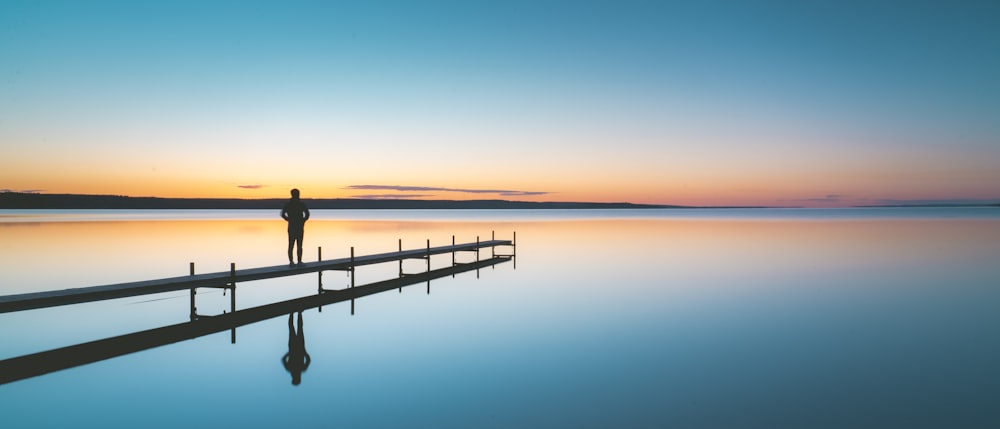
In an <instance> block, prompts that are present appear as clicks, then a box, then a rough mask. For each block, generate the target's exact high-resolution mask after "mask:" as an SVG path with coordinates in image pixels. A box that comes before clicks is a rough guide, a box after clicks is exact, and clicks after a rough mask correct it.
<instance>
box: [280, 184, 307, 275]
mask: <svg viewBox="0 0 1000 429" xmlns="http://www.w3.org/2000/svg"><path fill="white" fill-rule="evenodd" d="M281 218H282V219H284V220H285V221H287V222H288V263H289V264H292V263H294V262H293V261H292V247H293V246H294V245H295V244H298V257H299V263H300V264H301V263H302V237H303V235H304V234H305V229H306V221H307V220H309V208H308V207H306V204H305V203H303V202H302V200H300V199H299V190H298V189H292V199H290V200H288V202H287V203H285V206H284V207H282V208H281Z"/></svg>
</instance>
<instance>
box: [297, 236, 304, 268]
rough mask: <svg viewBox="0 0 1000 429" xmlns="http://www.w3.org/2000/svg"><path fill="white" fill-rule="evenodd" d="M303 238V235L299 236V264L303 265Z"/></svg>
mask: <svg viewBox="0 0 1000 429" xmlns="http://www.w3.org/2000/svg"><path fill="white" fill-rule="evenodd" d="M302 237H303V234H299V240H298V257H299V263H300V264H301V263H302Z"/></svg>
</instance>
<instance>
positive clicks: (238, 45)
mask: <svg viewBox="0 0 1000 429" xmlns="http://www.w3.org/2000/svg"><path fill="white" fill-rule="evenodd" d="M998 22H1000V3H998V2H996V1H982V2H971V1H960V0H959V1H947V2H943V1H936V2H921V1H892V2H888V1H877V0H876V1H858V2H854V1H829V2H827V1H817V2H802V1H767V0H759V1H713V0H702V1H690V2H687V1H676V2H675V1H631V0H615V1H579V0H577V1H545V0H532V1H519V0H504V1H471V0H464V1H378V0H369V1H305V0H285V1H249V0H243V1H184V0H178V1H148V2H146V1H86V2H81V1H47V0H30V1H20V0H0V190H7V191H17V192H43V193H85V194H113V195H129V196H158V197H224V198H234V197H235V198H284V197H287V196H288V190H289V189H290V188H292V187H297V188H299V189H301V190H302V195H303V197H304V198H430V199H459V200H461V199H497V198H500V199H509V200H523V201H595V202H620V201H625V202H633V203H653V204H678V205H778V206H817V207H824V206H850V205H860V204H881V203H901V202H907V201H920V202H928V201H961V202H968V201H991V202H997V201H1000V25H997V23H998Z"/></svg>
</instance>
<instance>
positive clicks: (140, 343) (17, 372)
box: [0, 241, 512, 385]
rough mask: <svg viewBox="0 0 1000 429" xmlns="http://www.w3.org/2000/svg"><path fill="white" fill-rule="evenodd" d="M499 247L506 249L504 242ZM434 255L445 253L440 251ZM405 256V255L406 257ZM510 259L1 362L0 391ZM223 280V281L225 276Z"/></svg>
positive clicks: (491, 259)
mask: <svg viewBox="0 0 1000 429" xmlns="http://www.w3.org/2000/svg"><path fill="white" fill-rule="evenodd" d="M499 243H504V242H501V241H498V242H484V243H481V245H483V246H487V245H500V244H499ZM505 243H508V244H510V242H505ZM448 247H450V246H448ZM463 248H467V247H463ZM432 250H433V249H432ZM439 253H445V251H441V252H439ZM407 254H408V255H409V254H410V253H407ZM388 257H389V256H388V254H385V255H372V257H371V258H370V259H366V260H379V259H384V258H388ZM358 259H360V258H358ZM511 259H512V255H495V256H491V257H489V258H486V259H482V260H478V261H475V262H469V263H463V264H456V265H452V266H450V267H445V268H438V269H435V270H428V271H426V272H423V273H417V274H408V275H405V276H402V277H399V278H394V279H389V280H383V281H380V282H375V283H370V284H366V285H361V286H357V287H352V288H348V289H340V290H323V291H321V292H320V293H318V294H316V295H310V296H306V297H302V298H296V299H292V300H288V301H282V302H277V303H273V304H267V305H263V306H260V307H254V308H248V309H245V310H238V311H234V312H232V313H225V314H221V315H218V316H211V317H199V318H196V319H192V320H191V321H190V322H184V323H179V324H175V325H170V326H164V327H160V328H155V329H149V330H146V331H140V332H134V333H131V334H125V335H120V336H116V337H110V338H105V339H101V340H96V341H91V342H87V343H82V344H76V345H72V346H67V347H62V348H58V349H53V350H48V351H43V352H38V353H32V354H28V355H24V356H17V357H12V358H8V359H2V360H0V385H2V384H6V383H10V382H13V381H17V380H23V379H26V378H31V377H37V376H39V375H44V374H48V373H52V372H55V371H59V370H63V369H69V368H74V367H78V366H82V365H86V364H89V363H93V362H98V361H102V360H105V359H110V358H114V357H118V356H123V355H126V354H130V353H136V352H139V351H142V350H147V349H151V348H155V347H159V346H164V345H168V344H173V343H177V342H180V341H184V340H189V339H193V338H197V337H201V336H205V335H210V334H214V333H217V332H223V331H227V330H232V331H233V341H234V342H235V335H236V331H235V330H236V328H237V327H240V326H245V325H248V324H251V323H255V322H259V321H262V320H267V319H271V318H274V317H279V316H284V315H287V314H291V313H294V312H301V311H304V310H306V309H310V308H316V307H322V306H324V305H331V304H335V303H339V302H345V301H351V303H352V306H351V308H352V310H351V311H352V314H353V311H354V310H353V302H354V299H356V298H361V297H364V296H368V295H373V294H376V293H380V292H384V291H388V290H392V289H396V288H402V287H404V286H408V285H414V284H417V283H423V282H428V284H429V282H430V281H431V280H433V279H438V278H442V277H445V276H449V275H452V276H453V275H455V274H458V273H463V272H467V271H472V270H477V269H479V268H483V267H488V266H493V265H496V264H500V263H503V262H507V261H510V260H511ZM392 260H395V259H388V261H392ZM329 262H330V263H331V264H339V263H341V262H335V261H329ZM356 262H357V261H356ZM313 264H316V263H313ZM324 266H325V265H324ZM272 268H273V267H272ZM286 268H287V267H286ZM295 269H301V270H311V271H317V270H318V269H319V268H317V267H316V266H313V267H311V268H306V267H295ZM324 269H328V268H324ZM300 272H309V271H300ZM226 274H227V275H228V274H229V273H226ZM272 277H274V276H272ZM262 278H267V277H262ZM165 280H166V279H165ZM187 287H188V286H187V285H185V286H184V288H187ZM184 288H182V289H184Z"/></svg>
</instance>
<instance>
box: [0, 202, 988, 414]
mask: <svg viewBox="0 0 1000 429" xmlns="http://www.w3.org/2000/svg"><path fill="white" fill-rule="evenodd" d="M276 216H277V211H276V210H275V211H273V212H272V211H237V212H233V211H102V212H63V211H31V212H29V211H0V261H2V262H0V267H2V271H0V294H4V295H6V294H14V293H25V292H33V291H41V290H53V289H64V288H71V287H84V286H92V285H100V284H110V283H118V282H127V281H135V280H143V279H151V278H159V277H173V276H181V275H186V274H187V273H188V264H189V263H190V262H194V263H195V265H196V271H198V272H209V271H225V270H228V268H229V263H230V262H235V263H236V265H237V268H241V267H247V268H248V267H254V266H265V265H276V264H281V263H283V262H285V255H284V251H285V249H284V246H285V236H284V234H285V233H284V225H283V223H282V221H281V220H280V219H277V218H276ZM491 231H496V232H495V234H496V238H498V239H510V238H512V236H513V233H514V231H516V233H517V244H518V246H517V259H516V268H515V264H513V263H510V262H508V263H504V264H500V265H497V266H495V267H492V268H485V269H483V270H480V272H479V275H478V278H477V275H476V273H475V272H469V273H463V274H459V275H457V276H455V277H454V278H451V277H446V278H442V279H439V280H435V281H433V282H432V284H431V292H430V294H428V293H427V287H426V285H424V284H418V285H414V286H410V287H407V288H404V289H403V290H402V292H398V291H396V290H392V291H389V292H384V293H381V294H377V295H373V296H369V297H365V298H362V299H360V300H358V301H357V303H356V311H355V314H354V315H353V316H352V315H351V314H350V304H349V303H339V304H334V305H330V306H325V307H323V309H322V311H319V309H309V310H306V311H305V312H304V313H303V333H304V339H305V345H306V350H307V351H308V353H309V355H310V357H311V363H310V365H309V367H308V369H307V370H306V371H305V372H304V373H302V378H301V384H299V385H293V384H292V377H291V375H290V373H289V372H288V371H286V369H285V368H284V366H283V365H282V361H281V359H282V357H283V356H284V355H285V354H286V353H287V352H288V351H289V332H288V318H287V317H284V316H283V317H277V318H274V319H269V320H265V321H262V322H258V323H255V324H252V325H249V326H245V327H241V328H239V329H238V330H237V342H236V344H231V341H230V340H231V338H230V332H222V333H218V334H213V335H208V336H205V337H200V338H197V339H194V340H188V341H183V342H180V343H176V344H172V345H167V346H162V347H158V348H154V349H151V350H148V351H144V352H139V353H135V354H130V355H126V356H122V357H118V358H113V359H110V360H105V361H101V362H98V363H93V364H89V365H85V366H82V367H77V368H73V369H68V370H63V371H59V372H55V373H52V374H48V375H43V376H40V377H36V378H30V379H27V380H22V381H17V382H13V383H10V384H6V385H0V421H2V424H0V425H2V426H3V427H80V426H92V425H98V424H99V425H103V426H111V427H181V426H183V427H222V426H224V427H232V426H235V425H247V426H248V427H274V426H278V425H298V424H309V425H317V424H318V425H323V426H341V427H352V428H357V427H435V428H446V427H456V428H459V427H460V428H468V427H502V428H510V427H546V428H548V427H685V428H727V427H732V428H754V427H760V428H774V427H788V428H812V427H820V428H823V427H829V428H844V427H879V428H886V427H889V428H894V427H899V428H913V427H937V428H940V427H948V428H966V427H967V428H980V427H1000V407H998V404H1000V365H998V362H1000V307H998V306H1000V304H998V303H1000V209H989V208H984V209H842V210H652V211H651V210H642V211H316V212H315V213H314V219H313V220H310V222H309V223H308V224H307V228H306V245H307V246H306V247H307V252H306V259H307V260H315V259H316V253H317V249H316V248H317V247H318V246H322V248H323V250H322V252H323V257H324V259H333V258H340V257H345V256H347V255H348V253H349V251H350V248H351V247H352V246H353V247H354V248H355V252H356V253H357V254H359V255H361V254H369V253H380V252H386V251H393V250H396V248H397V246H398V241H397V240H399V239H402V241H403V247H404V248H407V249H409V248H420V247H424V246H425V245H426V240H428V239H429V240H430V241H431V245H432V246H436V245H444V244H450V243H451V239H452V236H453V235H454V236H455V239H456V241H458V242H469V241H475V240H476V237H477V236H478V237H480V238H482V239H488V238H490V236H491ZM472 257H473V258H474V256H472ZM462 258H470V256H469V255H460V256H459V259H460V260H461V259H462ZM450 262H451V259H450V256H446V255H442V256H440V257H435V258H433V259H432V265H433V266H434V267H435V268H436V267H443V266H446V265H450ZM424 269H426V265H425V262H424V261H419V260H413V261H407V262H406V264H405V271H408V272H411V271H412V272H420V271H422V270H424ZM397 273H398V265H396V264H395V263H389V264H384V265H380V266H374V267H364V268H360V269H359V271H358V272H357V274H356V278H355V280H356V281H357V283H358V284H364V283H369V282H374V281H378V280H383V279H388V278H391V277H394V276H396V275H397ZM323 282H324V286H325V287H327V288H342V287H346V286H347V285H349V284H350V279H349V278H348V277H347V276H346V275H345V274H344V273H342V272H327V273H325V274H324V276H323ZM316 288H317V276H316V274H308V275H302V276H297V277H289V278H284V279H275V280H263V281H257V282H249V283H244V284H242V285H241V286H240V289H239V292H238V293H239V300H238V307H239V308H241V309H243V308H250V307H255V306H259V305H263V304H267V303H271V302H275V301H279V300H285V299H291V298H297V297H301V296H306V295H310V294H315V293H316ZM188 299H189V297H188V294H187V293H186V292H178V293H166V294H160V295H151V296H143V297H135V298H128V299H119V300H112V301H106V302H99V303H88V304H80V305H73V306H65V307H57V308H50V309H43V310H34V311H27V312H20V313H8V314H0V359H5V358H10V357H14V356H20V355H24V354H28V353H34V352H39V351H44V350H49V349H53V348H57V347H62V346H67V345H72V344H77V343H81V342H86V341H91V340H96V339H101V338H105V337H109V336H115V335H120V334H125V333H130V332H136V331H141V330H145V329H151V328H156V327H160V326H165V325H170V324H175V323H181V322H185V321H187V320H188V316H189V314H188V313H189V308H188ZM228 307H229V297H228V296H223V295H222V293H221V292H220V291H216V290H209V289H203V290H200V291H199V294H198V310H199V312H200V313H203V314H220V313H222V312H223V311H224V310H227V309H228Z"/></svg>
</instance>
